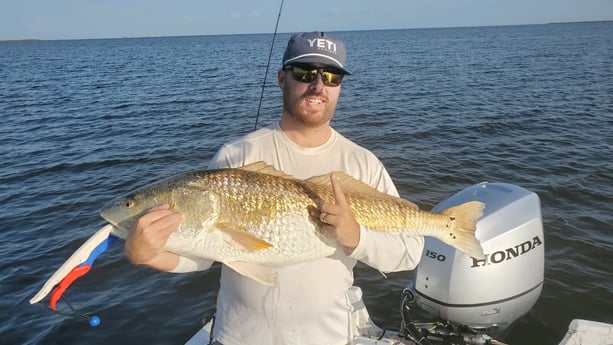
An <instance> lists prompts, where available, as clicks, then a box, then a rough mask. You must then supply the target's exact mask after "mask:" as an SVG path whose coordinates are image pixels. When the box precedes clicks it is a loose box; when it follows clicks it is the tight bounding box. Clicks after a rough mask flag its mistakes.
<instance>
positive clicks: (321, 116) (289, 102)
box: [283, 90, 336, 128]
mask: <svg viewBox="0 0 613 345" xmlns="http://www.w3.org/2000/svg"><path fill="white" fill-rule="evenodd" d="M309 97H318V98H321V99H323V100H324V107H323V109H310V108H309V107H308V106H307V104H306V103H307V101H306V99H307V98H309ZM335 108H336V101H331V100H330V99H329V98H328V97H327V96H325V95H324V94H322V93H321V92H313V91H311V90H307V91H306V92H305V93H304V94H302V95H295V94H292V93H290V92H289V91H287V90H283V111H284V112H286V113H288V114H289V115H290V116H291V117H292V118H293V119H294V120H296V121H298V122H300V123H301V124H302V125H304V126H307V127H311V128H315V127H319V126H322V125H324V124H327V123H328V122H329V121H330V120H331V119H332V116H333V115H334V109H335Z"/></svg>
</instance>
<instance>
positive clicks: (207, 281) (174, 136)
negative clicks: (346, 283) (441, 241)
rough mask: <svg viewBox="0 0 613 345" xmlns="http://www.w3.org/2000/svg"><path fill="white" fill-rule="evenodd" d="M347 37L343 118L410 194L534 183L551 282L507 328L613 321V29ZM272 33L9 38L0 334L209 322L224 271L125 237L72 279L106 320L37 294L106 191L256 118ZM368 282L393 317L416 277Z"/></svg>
mask: <svg viewBox="0 0 613 345" xmlns="http://www.w3.org/2000/svg"><path fill="white" fill-rule="evenodd" d="M337 36H339V37H342V38H343V39H344V40H345V41H346V42H347V45H348V47H349V53H350V57H349V66H350V70H351V71H352V72H353V75H352V76H350V77H347V78H346V79H345V82H344V86H343V92H342V95H341V100H340V102H339V106H338V108H337V112H336V117H335V120H334V126H335V127H336V128H337V129H338V130H339V131H340V132H342V133H343V134H345V135H346V136H348V137H349V138H351V139H353V140H355V141H356V142H358V143H360V144H362V145H364V146H366V147H368V148H370V149H371V150H372V151H374V152H375V153H376V154H377V155H378V156H379V157H380V158H381V159H382V160H383V162H384V163H385V164H386V166H387V167H388V170H389V171H390V173H391V175H392V177H393V179H394V180H395V182H396V184H397V186H398V188H399V191H400V193H401V195H402V196H403V197H405V198H407V199H410V200H414V201H416V202H417V203H418V204H419V205H420V206H421V207H423V208H426V209H430V208H431V207H433V206H434V205H436V204H437V203H439V202H440V201H442V200H443V199H445V198H447V197H449V196H451V195H452V194H454V193H455V192H457V191H459V190H460V189H462V188H465V187H467V186H469V185H472V184H474V183H478V182H481V181H490V182H509V183H513V184H517V185H519V186H522V187H524V188H527V189H530V190H532V191H534V192H536V193H538V195H539V196H540V198H541V202H542V208H543V216H544V227H545V245H546V262H545V283H544V288H543V292H542V295H541V297H540V299H539V301H538V302H537V304H536V305H535V306H534V308H533V309H532V310H531V311H530V312H529V313H528V314H527V315H525V316H524V317H522V318H520V319H519V320H518V321H517V322H516V323H515V324H513V325H512V326H511V328H510V329H509V332H508V334H506V335H505V336H504V338H502V339H501V340H503V341H506V342H508V343H510V344H557V343H558V342H559V341H560V340H561V338H562V337H563V335H564V333H565V332H566V329H567V326H568V323H569V322H570V321H571V320H572V319H573V318H584V319H591V320H598V321H603V322H613V280H612V277H613V269H612V268H611V265H610V263H611V262H612V261H611V260H612V259H613V255H612V249H613V240H612V236H611V224H613V216H612V213H613V212H612V211H613V208H612V207H611V205H612V202H613V174H612V173H611V171H613V164H612V161H613V154H612V153H613V150H612V147H613V135H612V134H611V128H612V127H611V126H612V125H613V98H612V97H611V95H613V64H612V62H613V23H611V22H605V23H576V24H559V25H557V24H556V25H536V26H511V27H479V28H450V29H424V30H391V31H361V32H341V33H337ZM287 38H288V35H286V34H282V35H278V36H277V43H276V46H275V52H274V55H273V68H271V71H270V72H269V79H268V84H267V87H266V89H265V95H264V103H263V108H262V114H261V116H260V119H259V126H263V125H267V124H270V123H273V122H275V121H276V120H277V119H278V117H279V114H280V91H279V89H278V88H277V86H276V68H277V67H278V65H279V60H280V57H281V56H282V51H283V49H284V46H285V42H287ZM270 40H271V35H236V36H200V37H169V38H139V39H110V40H71V41H40V42H5V43H1V44H0V80H1V81H0V100H1V103H0V116H1V119H2V125H1V126H0V138H1V143H2V144H1V146H0V204H1V205H2V208H1V209H0V224H1V225H0V282H1V283H0V296H1V297H0V309H1V310H2V313H1V314H0V343H2V344H108V343H114V344H145V343H146V344H183V343H184V342H185V341H186V340H187V339H188V338H189V337H190V336H191V335H192V334H193V333H194V332H195V331H196V330H197V329H198V327H199V322H200V320H201V318H202V317H203V316H204V315H206V314H207V313H209V312H210V311H211V310H212V306H213V301H214V299H215V293H216V289H217V287H218V283H217V279H218V274H219V271H218V268H217V267H214V268H212V269H211V270H209V271H206V272H200V273H190V274H183V275H173V274H165V273H158V272H154V271H152V270H149V269H146V268H140V267H135V266H133V265H131V264H130V263H129V262H128V261H127V260H126V259H125V258H124V256H123V253H122V246H121V245H118V246H115V247H114V248H112V249H111V250H110V251H108V252H107V253H105V254H104V255H103V256H101V257H100V258H99V259H98V261H97V262H96V264H95V265H94V268H93V270H92V272H91V273H90V274H89V275H88V276H85V277H83V278H81V279H80V280H79V281H77V282H76V283H75V285H74V286H73V287H71V289H69V291H68V295H69V296H70V297H71V300H72V302H73V304H75V305H77V306H78V308H79V309H80V310H81V311H82V312H84V313H87V314H97V315H99V316H100V317H101V318H102V325H101V326H100V327H98V328H91V327H89V326H88V325H87V323H85V322H82V321H79V320H75V319H72V318H66V317H63V316H61V315H57V314H53V313H51V312H50V311H49V310H48V309H46V308H44V307H43V306H42V305H40V304H38V305H30V304H29V303H28V300H29V299H30V298H31V297H32V295H33V294H34V293H35V292H36V291H37V290H38V289H39V288H40V287H41V284H42V283H43V282H44V281H45V280H46V279H47V278H48V277H49V276H50V275H51V273H53V271H54V270H55V269H56V268H58V267H59V266H60V265H61V263H62V262H63V261H64V260H65V259H66V258H67V257H68V256H69V255H70V254H71V253H72V252H73V251H74V250H75V249H76V248H78V247H79V246H80V245H81V243H83V242H84V240H85V239H87V238H88V237H89V236H90V235H91V234H92V233H93V232H94V231H95V230H97V229H98V228H100V227H101V226H102V225H103V224H104V222H103V221H102V219H101V218H100V217H99V216H98V215H97V212H98V210H99V208H100V207H101V205H102V204H104V203H105V202H106V201H108V200H110V199H111V198H113V197H115V196H117V195H119V194H122V193H124V192H127V191H128V190H130V189H132V188H134V187H136V186H140V185H143V184H145V183H148V182H152V181H155V180H158V179H161V178H163V177H166V176H169V175H171V174H174V173H178V172H182V171H186V170H191V169H199V168H204V167H206V165H207V164H208V161H209V159H210V158H211V157H212V156H213V154H214V153H215V151H216V150H217V148H218V147H219V146H220V145H221V144H222V143H224V142H225V141H227V140H229V139H231V138H234V137H236V136H238V135H242V134H245V133H247V132H249V131H251V130H252V129H253V127H254V123H255V114H256V111H257V105H258V99H259V95H260V88H261V84H262V79H263V75H264V71H265V67H266V60H267V58H268V49H269V45H270ZM356 275H357V278H356V284H358V285H360V286H361V287H362V288H363V290H364V294H365V302H366V304H367V306H368V307H369V310H370V312H371V314H372V316H373V317H374V319H375V321H376V322H378V323H379V324H380V325H382V326H384V327H390V328H396V327H397V326H398V324H399V320H400V317H399V312H398V304H399V299H400V292H401V290H402V288H403V287H404V286H405V284H406V283H407V282H408V281H409V280H410V278H411V277H412V273H411V272H399V273H394V274H390V275H389V276H388V278H387V279H383V278H382V277H381V275H380V274H379V273H377V272H376V271H374V270H372V269H369V268H367V267H364V266H360V267H359V268H358V269H357V272H356ZM60 304H62V303H60ZM62 307H64V306H63V304H62Z"/></svg>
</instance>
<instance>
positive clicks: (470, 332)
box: [402, 183, 545, 344]
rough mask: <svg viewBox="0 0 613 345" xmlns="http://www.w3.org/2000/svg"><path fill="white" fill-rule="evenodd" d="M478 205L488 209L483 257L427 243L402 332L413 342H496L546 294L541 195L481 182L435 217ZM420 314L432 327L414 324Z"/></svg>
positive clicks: (480, 230) (481, 236) (481, 235)
mask: <svg viewBox="0 0 613 345" xmlns="http://www.w3.org/2000/svg"><path fill="white" fill-rule="evenodd" d="M473 200H477V201H481V202H483V203H485V210H484V213H483V216H482V217H481V218H480V219H479V221H478V222H477V230H476V237H477V239H478V240H479V241H481V245H482V246H483V250H484V252H485V259H483V260H477V259H475V258H471V257H469V256H468V255H466V254H464V253H463V252H460V251H459V250H456V249H455V248H453V247H451V246H449V245H447V244H445V243H443V242H441V241H439V240H437V239H434V238H431V237H428V238H426V241H425V247H424V252H423V257H422V259H421V262H420V264H419V266H418V268H417V270H416V272H415V278H414V280H413V281H412V282H411V283H410V284H409V286H408V287H407V289H405V291H404V293H403V296H404V299H403V306H402V308H403V311H402V313H403V320H404V321H403V329H404V332H405V333H407V332H408V333H412V334H407V335H408V336H412V337H413V338H414V339H413V340H417V339H416V338H420V337H421V338H422V339H423V340H422V341H423V342H419V344H430V343H441V342H442V343H445V341H444V340H445V339H451V338H453V339H455V340H453V341H450V342H448V343H450V344H451V343H453V344H494V343H496V342H495V341H491V342H490V340H489V339H491V337H489V335H492V334H497V333H498V332H499V331H501V330H503V329H505V328H506V327H508V326H509V325H510V324H511V323H512V322H513V321H514V320H516V319H517V318H519V317H520V316H522V315H524V314H526V313H527V312H528V311H529V310H530V308H532V306H533V305H534V304H535V303H536V300H537V299H538V297H539V295H540V293H541V289H542V287H543V272H544V252H545V250H544V249H545V248H544V247H545V246H544V238H543V224H542V217H541V208H540V201H539V198H538V196H537V195H536V194H535V193H533V192H530V191H528V190H526V189H523V188H520V187H517V186H514V185H511V184H505V183H480V184H477V185H474V186H471V187H469V188H466V189H464V190H462V191H460V192H458V193H457V194H455V195H453V196H452V197H451V198H449V199H447V200H445V201H443V202H442V203H440V204H439V205H437V206H436V207H435V208H434V209H433V212H438V211H441V210H444V209H446V208H448V207H451V206H455V205H459V204H461V203H464V202H467V201H473ZM416 307H417V308H416ZM414 309H418V312H420V313H421V315H424V314H425V315H429V316H428V317H431V318H432V319H430V320H434V324H433V323H432V322H429V323H420V322H415V321H414V320H413V319H412V318H413V317H414V316H413V314H414V311H415V310H414ZM424 311H425V312H426V313H424ZM422 317H423V316H422ZM420 325H421V326H420ZM480 335H481V336H480ZM427 339H430V340H432V342H429V341H428V340H427ZM458 339H462V342H459V341H458Z"/></svg>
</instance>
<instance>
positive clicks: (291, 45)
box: [283, 32, 351, 74]
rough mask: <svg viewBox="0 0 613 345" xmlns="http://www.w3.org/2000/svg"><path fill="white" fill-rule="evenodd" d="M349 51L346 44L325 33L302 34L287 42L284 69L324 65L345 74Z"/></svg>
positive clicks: (347, 72) (346, 72) (295, 35)
mask: <svg viewBox="0 0 613 345" xmlns="http://www.w3.org/2000/svg"><path fill="white" fill-rule="evenodd" d="M346 57H347V50H346V48H345V43H344V42H343V41H341V40H339V39H337V38H333V37H330V36H329V35H326V34H325V33H323V32H302V33H298V34H294V35H293V36H292V37H291V38H290V39H289V41H288V42H287V48H285V54H284V55H283V67H285V66H287V65H294V64H301V63H306V64H323V65H325V66H330V67H334V68H336V69H338V70H340V71H342V72H343V73H345V74H351V73H350V72H349V71H348V70H347V69H346V68H345V58H346Z"/></svg>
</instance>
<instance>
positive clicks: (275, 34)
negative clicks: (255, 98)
mask: <svg viewBox="0 0 613 345" xmlns="http://www.w3.org/2000/svg"><path fill="white" fill-rule="evenodd" d="M282 9H283V0H281V5H280V6H279V14H278V16H277V24H276V25H275V32H274V33H273V35H272V43H271V44H270V53H269V54H268V62H267V63H266V72H264V82H263V83H262V91H261V93H260V103H259V104H258V112H257V114H256V115H255V126H254V127H253V130H254V131H255V130H256V129H258V119H259V118H260V109H262V100H263V98H264V87H265V86H266V78H267V77H268V68H269V67H270V59H271V58H272V51H273V48H274V47H275V37H277V28H278V27H279V19H281V11H282Z"/></svg>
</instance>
